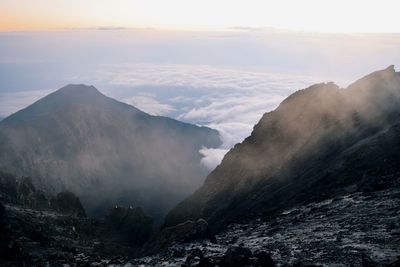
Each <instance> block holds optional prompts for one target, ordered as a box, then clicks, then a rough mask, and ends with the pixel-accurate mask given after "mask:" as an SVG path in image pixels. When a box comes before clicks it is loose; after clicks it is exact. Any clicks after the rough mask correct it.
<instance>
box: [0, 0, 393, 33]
mask: <svg viewBox="0 0 400 267" xmlns="http://www.w3.org/2000/svg"><path fill="white" fill-rule="evenodd" d="M398 6H399V3H398V1H395V0H380V1H377V0H367V1H358V0H353V1H346V0H336V1H333V0H329V1H321V0H303V1H296V0H282V1H264V0H248V1H243V0H234V1H232V0H218V1H215V0H202V1H199V0H196V1H195V0H168V1H165V0H118V1H108V0H87V1H77V0H58V1H53V0H38V1H33V0H20V1H12V0H1V1H0V30H2V31H14V30H49V29H65V28H91V27H129V28H131V27H135V28H143V27H145V28H147V27H153V28H161V29H184V30H220V29H225V28H232V27H239V28H240V27H255V28H265V27H272V28H279V29H289V30H296V31H311V32H339V33H349V32H375V33H382V32H386V33H388V32H391V33H393V32H400V19H399V18H400V17H399V16H398Z"/></svg>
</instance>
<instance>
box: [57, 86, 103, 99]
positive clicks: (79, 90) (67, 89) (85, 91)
mask: <svg viewBox="0 0 400 267" xmlns="http://www.w3.org/2000/svg"><path fill="white" fill-rule="evenodd" d="M55 93H56V94H63V95H79V96H82V95H92V96H94V95H102V93H100V91H99V90H97V88H96V87H94V86H93V85H85V84H68V85H66V86H64V87H62V88H60V89H58V90H57V91H56V92H55Z"/></svg>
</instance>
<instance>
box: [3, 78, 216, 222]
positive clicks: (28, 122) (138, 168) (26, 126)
mask: <svg viewBox="0 0 400 267" xmlns="http://www.w3.org/2000/svg"><path fill="white" fill-rule="evenodd" d="M220 144H221V141H220V138H219V135H218V132H217V131H215V130H212V129H209V128H206V127H198V126H195V125H191V124H187V123H183V122H179V121H176V120H173V119H170V118H166V117H159V116H151V115H149V114H146V113H144V112H142V111H140V110H138V109H136V108H134V107H132V106H130V105H127V104H124V103H121V102H118V101H116V100H114V99H111V98H109V97H106V96H105V95H103V94H101V93H100V92H99V91H98V90H97V89H96V88H95V87H93V86H85V85H68V86H66V87H64V88H61V89H59V90H58V91H56V92H54V93H52V94H49V95H48V96H46V97H44V98H42V99H40V100H39V101H37V102H35V103H34V104H32V105H31V106H29V107H27V108H25V109H23V110H21V111H19V112H17V113H15V114H13V115H11V116H9V117H7V118H5V119H4V120H3V121H1V122H0V168H1V169H3V170H5V171H8V172H11V173H14V174H16V175H24V176H30V177H33V182H34V184H35V185H36V186H37V187H38V188H40V189H44V190H47V191H51V192H59V191H62V190H70V191H72V192H74V193H76V194H77V195H78V196H79V197H80V198H81V200H82V202H83V204H84V206H85V208H86V209H88V210H89V212H92V213H93V212H101V211H102V210H103V209H104V208H105V206H109V205H114V204H125V205H131V204H132V205H135V206H142V207H143V208H144V209H145V210H146V211H147V212H149V213H150V214H152V215H153V216H155V217H157V218H161V217H162V216H163V215H164V214H165V213H166V212H167V211H168V209H170V208H171V207H173V206H174V205H175V204H176V203H177V202H178V201H180V200H182V199H183V198H184V197H185V196H187V195H188V194H190V193H191V192H193V191H194V190H195V189H196V188H198V187H199V186H200V184H201V183H202V182H203V180H204V177H205V176H206V175H207V170H206V168H205V167H203V166H201V165H200V159H201V154H200V153H199V150H200V149H201V148H202V147H203V146H204V147H218V146H219V145H220Z"/></svg>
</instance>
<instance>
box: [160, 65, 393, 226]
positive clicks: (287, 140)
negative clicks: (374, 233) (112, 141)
mask: <svg viewBox="0 0 400 267" xmlns="http://www.w3.org/2000/svg"><path fill="white" fill-rule="evenodd" d="M399 160H400V74H399V73H396V72H395V70H394V67H393V66H390V67H389V68H387V69H385V70H381V71H377V72H374V73H372V74H370V75H368V76H366V77H364V78H362V79H360V80H358V81H357V82H355V83H353V84H351V85H350V86H349V87H348V88H346V89H340V88H339V87H338V86H337V85H335V84H333V83H326V84H316V85H313V86H311V87H309V88H307V89H304V90H300V91H298V92H296V93H294V94H293V95H291V96H289V97H288V98H287V99H286V100H284V101H283V102H282V103H281V104H280V105H279V107H278V108H277V109H276V110H274V111H272V112H269V113H266V114H265V115H264V116H263V117H262V118H261V120H260V122H259V123H258V124H257V125H256V126H255V127H254V130H253V132H252V134H251V136H249V137H248V138H247V139H246V140H244V141H243V142H242V143H240V144H237V145H236V146H235V147H234V148H233V149H231V151H229V153H228V154H227V155H226V156H225V157H224V159H223V161H222V163H221V164H220V165H219V166H218V167H217V168H216V169H215V170H214V171H213V172H212V173H211V174H210V175H209V176H208V177H207V179H206V181H205V183H204V184H203V186H202V187H201V188H200V189H198V190H197V191H196V192H195V193H194V194H193V195H191V196H190V197H188V198H187V199H186V200H184V201H183V202H182V203H180V204H179V205H178V206H177V207H176V208H175V209H173V210H172V211H171V212H170V213H169V215H168V216H167V219H166V226H170V225H175V224H177V223H180V222H183V221H186V220H188V219H198V218H204V219H206V220H207V221H208V222H209V224H210V225H211V226H212V227H213V228H214V231H217V230H219V229H221V227H223V226H225V225H227V224H229V223H231V222H237V221H238V220H243V219H246V218H254V217H257V216H272V215H273V214H276V213H279V212H281V211H282V210H283V209H286V208H290V207H291V206H294V205H299V204H301V203H309V202H312V201H320V200H323V199H326V198H329V197H334V196H339V195H343V194H346V193H349V192H358V191H360V192H369V191H376V190H382V189H385V188H391V187H399V184H400V164H399Z"/></svg>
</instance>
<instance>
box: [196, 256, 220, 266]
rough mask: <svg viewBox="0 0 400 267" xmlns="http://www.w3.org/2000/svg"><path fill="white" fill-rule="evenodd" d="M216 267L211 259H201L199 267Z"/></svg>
mask: <svg viewBox="0 0 400 267" xmlns="http://www.w3.org/2000/svg"><path fill="white" fill-rule="evenodd" d="M215 265H216V264H215V263H214V262H213V261H212V260H211V259H210V258H207V257H203V258H201V259H200V261H199V264H198V265H197V267H214V266H215Z"/></svg>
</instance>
